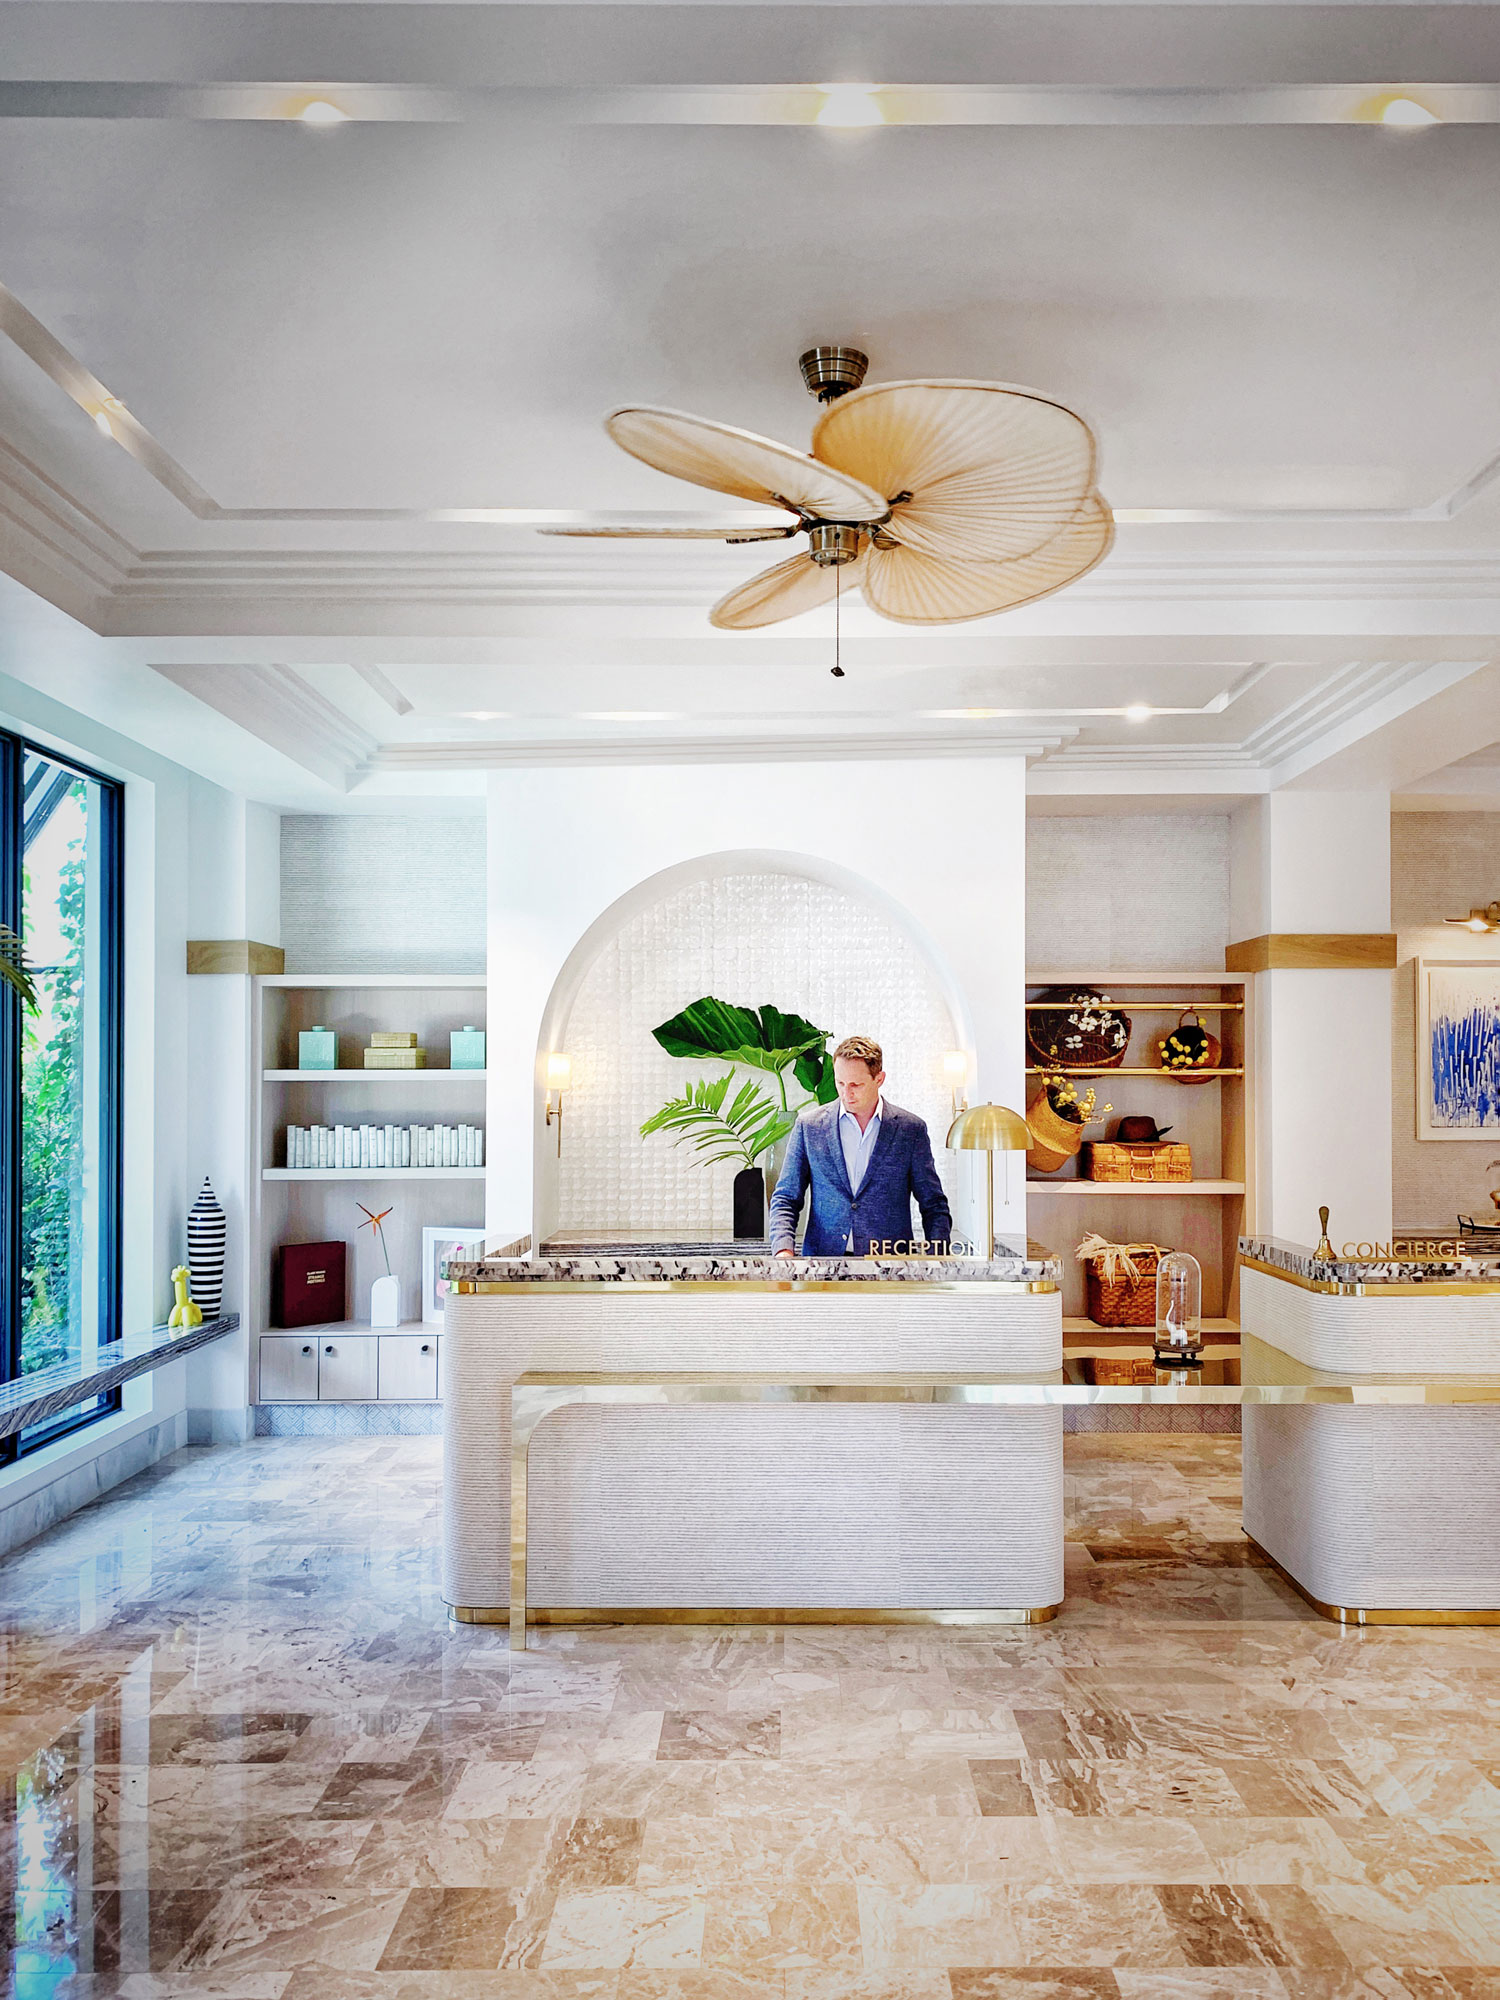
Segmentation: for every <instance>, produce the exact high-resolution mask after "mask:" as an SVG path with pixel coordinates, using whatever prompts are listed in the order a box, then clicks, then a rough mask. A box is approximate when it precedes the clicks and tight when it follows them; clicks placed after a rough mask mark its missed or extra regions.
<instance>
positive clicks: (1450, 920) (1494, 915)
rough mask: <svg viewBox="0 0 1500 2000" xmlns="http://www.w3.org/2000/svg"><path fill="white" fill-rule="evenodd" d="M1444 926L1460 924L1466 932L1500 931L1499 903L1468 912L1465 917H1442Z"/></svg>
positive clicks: (1488, 904) (1487, 904)
mask: <svg viewBox="0 0 1500 2000" xmlns="http://www.w3.org/2000/svg"><path fill="white" fill-rule="evenodd" d="M1443 922H1444V923H1445V924H1462V925H1463V927H1464V929H1465V930H1466V931H1500V902H1497V903H1486V904H1485V906H1484V908H1483V909H1482V910H1479V909H1474V910H1470V912H1469V914H1468V915H1467V916H1466V917H1444V919H1443Z"/></svg>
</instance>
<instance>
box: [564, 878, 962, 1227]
mask: <svg viewBox="0 0 1500 2000" xmlns="http://www.w3.org/2000/svg"><path fill="white" fill-rule="evenodd" d="M704 993H713V994H716V995H717V996H718V997H719V998H720V999H724V1000H730V1001H735V1002H738V1003H739V1004H741V1005H745V1006H751V1007H755V1006H759V1005H761V1004H762V1003H764V1002H766V1001H771V1002H774V1003H775V1004H776V1005H777V1006H778V1007H781V1008H783V1009H784V1010H786V1011H788V1012H795V1013H799V1014H803V1015H805V1016H806V1017H807V1018H808V1019H810V1020H813V1021H815V1022H816V1023H817V1025H818V1026H819V1027H825V1026H826V1027H827V1028H828V1029H829V1030H830V1033H831V1034H832V1036H833V1038H834V1039H835V1040H838V1039H840V1038H841V1037H842V1036H844V1035H848V1034H859V1033H862V1034H870V1035H873V1036H874V1037H875V1038H876V1039H877V1040H878V1041H879V1042H880V1043H881V1045H882V1047H883V1048H884V1050H885V1052H886V1070H887V1074H888V1078H889V1081H888V1083H887V1086H886V1088H887V1091H888V1093H889V1095H890V1097H891V1098H892V1099H893V1101H895V1102H896V1103H898V1104H904V1105H905V1106H906V1107H907V1109H909V1110H912V1111H915V1112H917V1113H918V1115H919V1116H921V1117H923V1118H925V1119H926V1120H927V1122H928V1126H929V1128H930V1129H931V1131H932V1133H933V1140H934V1147H935V1148H936V1149H937V1159H938V1165H939V1170H940V1171H945V1166H946V1162H945V1155H944V1154H943V1152H942V1151H941V1148H942V1140H943V1134H944V1132H945V1131H946V1128H947V1123H948V1118H949V1115H950V1109H951V1096H950V1085H949V1083H948V1081H947V1079H946V1078H945V1077H944V1074H943V1066H942V1059H943V1055H944V1053H945V1052H946V1051H947V1050H949V1049H954V1048H962V1049H969V1048H970V1047H971V1044H972V1035H971V1030H970V1024H969V1018H968V1012H967V1008H966V1006H965V1004H964V1001H963V997H962V995H961V994H960V993H959V991H958V989H957V986H956V984H955V982H954V980H953V979H952V977H951V976H950V974H949V973H948V971H947V968H946V967H945V966H944V965H943V963H942V961H941V958H940V956H939V954H938V953H937V951H936V950H935V949H934V947H933V945H932V943H931V941H930V939H928V938H927V937H926V936H925V935H924V934H923V931H922V929H921V926H920V924H919V923H918V922H917V921H916V919H915V918H914V917H913V916H912V915H911V914H910V913H909V912H907V911H906V910H904V909H902V908H901V907H900V906H899V905H898V904H897V903H896V902H895V901H894V900H893V899H892V898H890V897H889V896H887V895H886V894H884V893H883V892H882V891H881V890H880V889H878V888H877V887H876V886H875V885H874V884H873V883H871V882H868V881H866V880H864V879H862V878H860V877H859V876H857V875H855V874H853V873H851V872H850V871H848V870H846V869H843V868H839V867H837V866H834V865H832V864H829V863H826V862H824V861H822V860H820V859H818V858H816V857H813V856H809V855H802V854H793V853H785V852H778V851H770V850H746V849H740V850H734V851H730V852H724V853H718V854H709V855H703V856H700V857H698V858H696V859H694V860H692V861H688V862H683V863H680V864H678V865H676V866H674V867H671V868H666V869H663V870H662V871H660V873H658V874H654V875H651V876H649V877H647V878H646V879H645V880H644V881H642V882H640V883H638V884H637V885H636V886H635V887H634V888H633V889H631V890H629V891H628V892H627V893H626V894H625V895H623V896H621V897H619V898H618V899H617V900H616V901H615V902H613V903H611V904H610V905H609V907H608V908H607V909H605V910H604V911H603V912H601V914H600V915H599V916H598V917H597V918H596V919H595V921H594V922H593V923H592V924H590V925H589V927H588V929H587V930H586V931H585V932H584V934H583V936H582V937H581V938H580V939H579V940H578V943H577V944H576V945H575V947H574V948H573V950H572V952H571V953H570V954H569V956H568V958H567V960H566V962H565V963H564V965H563V967H562V969H561V971H560V972H559V974H558V977H557V979H556V981H555V983H554V985H553V988H552V992H551V994H550V996H549V999H548V1002H547V1006H546V1008H545V1010H544V1014H543V1019H542V1028H541V1034H540V1037H539V1043H538V1073H539V1075H540V1074H542V1073H544V1071H545V1056H546V1054H547V1053H548V1052H549V1051H552V1050H562V1051H565V1052H566V1053H567V1055H568V1056H569V1058H570V1060H571V1064H572V1076H571V1081H570V1086H569V1090H568V1096H567V1100H566V1108H565V1115H564V1135H563V1144H562V1150H561V1156H560V1157H559V1154H558V1151H557V1147H556V1140H555V1136H554V1133H555V1128H552V1129H549V1128H547V1127H546V1126H544V1125H542V1124H541V1123H540V1121H539V1122H538V1147H537V1158H536V1176H535V1189H536V1216H535V1232H536V1235H537V1237H538V1239H539V1240H541V1239H544V1238H546V1237H548V1236H551V1235H553V1234H555V1233H556V1232H558V1231H563V1232H568V1233H587V1232H594V1233H598V1234H601V1235H604V1234H612V1235H622V1234H623V1235H630V1234H640V1235H647V1234H650V1235H657V1234H661V1233H663V1232H665V1233H667V1234H670V1235H673V1236H680V1237H681V1238H682V1239H684V1240H689V1241H693V1240H702V1239H704V1238H711V1237H716V1236H717V1237H726V1236H728V1235H729V1234H730V1230H731V1192H730V1191H731V1184H732V1181H733V1177H734V1171H735V1170H734V1167H733V1165H731V1164H728V1163H725V1164H721V1165H717V1166H712V1167H708V1166H703V1165H701V1164H698V1163H697V1161H696V1159H695V1156H694V1155H693V1153H692V1151H691V1149H690V1148H689V1147H687V1146H681V1147H674V1146H673V1145H672V1143H671V1141H670V1139H669V1138H668V1137H665V1136H663V1135H661V1134H657V1135H654V1136H653V1137H651V1138H649V1139H642V1138H641V1136H640V1131H639V1128H640V1125H641V1123H642V1121H643V1120H644V1119H645V1118H646V1117H648V1116H649V1115H650V1114H651V1113H652V1112H654V1111H655V1110H656V1109H657V1108H658V1107H659V1106H660V1105H661V1104H662V1103H664V1102H665V1101H666V1099H667V1098H669V1097H671V1096H674V1095H677V1094H679V1093H681V1092H682V1091H683V1090H684V1089H685V1088H686V1087H687V1086H688V1084H689V1083H690V1082H691V1081H692V1080H693V1079H695V1078H697V1077H698V1076H702V1075H719V1074H722V1066H721V1065H718V1064H715V1063H713V1062H712V1061H708V1060H706V1061H705V1062H703V1063H701V1064H698V1063H693V1062H688V1061H682V1060H678V1059H675V1058H673V1057H670V1056H668V1055H667V1054H666V1053H665V1052H664V1051H663V1050H662V1049H661V1048H660V1047H659V1046H658V1045H657V1043H656V1042H655V1041H654V1039H653V1038H652V1034H651V1030H652V1029H653V1028H654V1027H655V1026H656V1025H657V1024H658V1023H659V1022H661V1021H664V1020H666V1019H668V1018H670V1016H671V1015H673V1014H675V1013H676V1012H678V1010H679V1009H680V1008H682V1007H684V1006H685V1005H687V1003H688V1002H689V1001H691V1000H695V999H697V998H698V997H699V996H700V995H701V994H704ZM764 1085H765V1088H766V1089H767V1090H768V1092H769V1093H771V1094H772V1096H773V1097H774V1098H775V1101H777V1102H779V1094H778V1093H777V1086H776V1083H775V1080H774V1078H770V1077H767V1078H765V1079H764ZM789 1091H790V1094H791V1096H792V1100H793V1102H794V1103H795V1101H796V1100H797V1098H798V1097H799V1096H800V1095H801V1093H800V1092H798V1090H797V1089H796V1086H795V1084H794V1083H792V1082H791V1081H790V1080H789Z"/></svg>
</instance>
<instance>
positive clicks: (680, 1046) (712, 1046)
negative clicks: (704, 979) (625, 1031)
mask: <svg viewBox="0 0 1500 2000" xmlns="http://www.w3.org/2000/svg"><path fill="white" fill-rule="evenodd" d="M651 1032H652V1034H653V1035H654V1036H655V1037H656V1039H657V1041H658V1042H660V1043H661V1045H662V1047H663V1048H664V1049H665V1050H666V1052H667V1054H668V1055H669V1056H686V1057H688V1058H690V1059H695V1060H701V1058H702V1057H704V1056H727V1055H728V1054H729V1053H730V1051H731V1050H732V1049H743V1048H759V1047H761V1046H762V1043H761V1038H760V1023H759V1022H758V1021H757V1020H756V1018H755V1016H754V1015H753V1014H752V1013H751V1012H750V1010H749V1008H748V1007H731V1006H730V1005H729V1003H728V1002H727V1001H724V1000H715V999H714V998H713V996H712V995H711V994H705V995H704V997H703V998H702V999H701V1000H695V1001H694V1002H693V1004H692V1005H691V1006H690V1007H684V1008H683V1010H682V1012H681V1013H680V1014H674V1015H673V1016H672V1018H671V1020H670V1021H663V1022H662V1024H661V1026H660V1027H659V1028H653V1029H652V1030H651Z"/></svg>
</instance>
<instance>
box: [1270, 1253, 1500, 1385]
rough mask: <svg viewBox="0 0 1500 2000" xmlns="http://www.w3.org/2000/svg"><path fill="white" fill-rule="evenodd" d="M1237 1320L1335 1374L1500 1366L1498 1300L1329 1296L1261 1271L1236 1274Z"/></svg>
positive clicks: (1403, 1294)
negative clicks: (1237, 1289)
mask: <svg viewBox="0 0 1500 2000" xmlns="http://www.w3.org/2000/svg"><path fill="white" fill-rule="evenodd" d="M1240 1323H1241V1325H1242V1326H1243V1327H1244V1328H1245V1330H1246V1332H1247V1333H1253V1334H1255V1335H1256V1336H1257V1337H1258V1338H1259V1339H1261V1340H1267V1341H1269V1342H1270V1343H1271V1345H1272V1346H1273V1347H1279V1348H1282V1349H1283V1350H1284V1351H1285V1352H1286V1353H1287V1354H1290V1355H1291V1356H1292V1357H1293V1359H1294V1360H1297V1361H1303V1362H1306V1363H1307V1364H1308V1366H1309V1367H1312V1368H1327V1369H1330V1370H1332V1371H1333V1372H1334V1373H1335V1374H1340V1375H1384V1374H1403V1373H1404V1374H1411V1373H1412V1372H1413V1371H1414V1370H1422V1371H1424V1372H1427V1373H1431V1374H1436V1375H1464V1374H1467V1373H1469V1372H1470V1371H1471V1370H1475V1369H1480V1370H1483V1369H1500V1297H1490V1298H1486V1297H1476V1298H1469V1299H1465V1298H1453V1297H1444V1296H1443V1295H1442V1294H1440V1293H1435V1294H1434V1295H1433V1296H1432V1297H1431V1298H1423V1297H1422V1296H1421V1295H1420V1293H1415V1292H1393V1293H1390V1294H1382V1293H1379V1292H1367V1293H1366V1294H1365V1296H1364V1297H1363V1298H1336V1297H1332V1296H1330V1295H1328V1294H1325V1293H1322V1292H1305V1291H1303V1290H1302V1288H1301V1286H1300V1285H1289V1284H1287V1283H1285V1282H1284V1281H1283V1280H1282V1279H1280V1278H1271V1277H1267V1275H1266V1274H1265V1272H1264V1271H1243V1272H1242V1273H1241V1275H1240Z"/></svg>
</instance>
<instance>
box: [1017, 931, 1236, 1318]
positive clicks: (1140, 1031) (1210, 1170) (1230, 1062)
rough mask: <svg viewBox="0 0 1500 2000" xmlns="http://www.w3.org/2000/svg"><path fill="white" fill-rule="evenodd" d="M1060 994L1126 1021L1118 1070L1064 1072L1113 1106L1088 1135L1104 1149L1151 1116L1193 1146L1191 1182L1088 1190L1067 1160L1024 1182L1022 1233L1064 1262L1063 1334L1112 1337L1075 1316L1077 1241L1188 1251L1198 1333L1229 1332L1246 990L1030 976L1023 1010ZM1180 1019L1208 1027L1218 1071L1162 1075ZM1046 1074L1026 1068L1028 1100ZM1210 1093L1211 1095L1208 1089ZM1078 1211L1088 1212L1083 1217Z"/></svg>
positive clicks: (1080, 1300)
mask: <svg viewBox="0 0 1500 2000" xmlns="http://www.w3.org/2000/svg"><path fill="white" fill-rule="evenodd" d="M1057 986H1079V987H1083V986H1089V987H1093V988H1094V989H1095V990H1096V991H1097V992H1101V993H1107V994H1108V995H1109V996H1110V1004H1111V1005H1112V1006H1114V1007H1116V1008H1117V1009H1118V1010H1119V1011H1120V1012H1121V1013H1124V1014H1128V1015H1129V1016H1130V1018H1131V1022H1132V1031H1131V1038H1130V1044H1129V1046H1128V1048H1127V1049H1126V1051H1125V1060H1124V1062H1123V1063H1121V1064H1120V1065H1119V1066H1118V1067H1117V1068H1114V1069H1109V1068H1103V1069H1100V1068H1090V1069H1071V1068H1070V1069H1068V1070H1067V1074H1068V1075H1069V1076H1074V1077H1078V1078H1080V1079H1086V1080H1087V1081H1088V1082H1090V1083H1091V1084H1092V1085H1093V1088H1094V1090H1095V1091H1096V1092H1097V1093H1098V1096H1099V1098H1100V1100H1101V1102H1108V1103H1111V1104H1113V1106H1114V1110H1113V1112H1112V1113H1111V1114H1110V1116H1109V1118H1108V1119H1107V1120H1106V1121H1105V1122H1104V1123H1103V1124H1099V1125H1092V1126H1090V1127H1089V1129H1088V1132H1087V1134H1086V1135H1085V1136H1086V1137H1088V1138H1090V1139H1104V1138H1107V1137H1108V1136H1109V1134H1110V1132H1112V1131H1113V1129H1114V1126H1115V1124H1116V1122H1117V1121H1118V1119H1119V1118H1120V1117H1122V1116H1125V1115H1127V1114H1130V1113H1136V1114H1139V1113H1149V1114H1150V1115H1151V1116H1152V1117H1154V1118H1155V1119H1156V1120H1157V1121H1158V1123H1159V1124H1161V1125H1163V1126H1170V1127H1171V1137H1172V1138H1173V1139H1175V1140H1181V1141H1185V1142H1186V1143H1187V1144H1188V1145H1190V1146H1191V1147H1192V1149H1193V1173H1194V1178H1193V1179H1192V1180H1190V1181H1091V1180H1084V1179H1083V1178H1081V1175H1080V1172H1079V1162H1078V1161H1076V1160H1074V1161H1071V1162H1070V1163H1069V1164H1068V1165H1067V1166H1065V1167H1063V1168H1061V1169H1059V1171H1058V1172H1057V1173H1056V1174H1045V1175H1037V1174H1028V1176H1027V1182H1026V1196H1027V1207H1028V1211H1029V1215H1030V1225H1029V1226H1030V1229H1031V1233H1032V1235H1034V1236H1035V1237H1036V1238H1037V1239H1038V1241H1040V1242H1043V1243H1045V1244H1047V1246H1048V1247H1049V1248H1050V1249H1052V1250H1055V1251H1057V1252H1058V1253H1059V1254H1060V1255H1061V1257H1062V1259H1063V1266H1064V1277H1063V1310H1064V1314H1065V1317H1064V1320H1063V1328H1064V1332H1065V1334H1073V1335H1080V1334H1082V1335H1093V1334H1103V1333H1111V1332H1113V1331H1114V1329H1103V1328H1097V1327H1095V1325H1094V1323H1093V1321H1092V1320H1090V1319H1088V1318H1086V1317H1085V1316H1084V1282H1083V1269H1082V1266H1081V1265H1080V1264H1079V1263H1078V1261H1077V1259H1076V1257H1075V1256H1074V1252H1075V1250H1076V1249H1077V1247H1078V1243H1079V1241H1080V1240H1081V1238H1082V1237H1084V1236H1085V1235H1091V1234H1098V1235H1100V1236H1104V1237H1108V1238H1109V1239H1110V1240H1112V1241H1115V1242H1134V1243H1160V1244H1164V1245H1165V1246H1167V1247H1168V1248H1170V1249H1181V1250H1190V1251H1191V1252H1192V1253H1193V1255H1194V1256H1195V1257H1196V1258H1197V1259H1198V1261H1199V1263H1200V1264H1201V1265H1202V1266H1203V1310H1204V1314H1205V1318H1204V1328H1205V1331H1212V1332H1214V1333H1216V1334H1219V1335H1229V1334H1233V1333H1236V1332H1238V1318H1237V1312H1238V1305H1239V1284H1238V1242H1239V1238H1240V1236H1241V1235H1242V1234H1243V1233H1244V1232H1245V1230H1246V1229H1248V1228H1249V1227H1251V1226H1252V1221H1253V1218H1252V1214H1251V1207H1252V1203H1251V1189H1250V1185H1249V1180H1248V1173H1247V1162H1248V1161H1249V1159H1250V1157H1251V1152H1250V1131H1249V1102H1250V1099H1249V1087H1248V1086H1249V1077H1248V1069H1247V1065H1248V1061H1249V1057H1248V1051H1249V1049H1250V1048H1251V1047H1252V1037H1251V1022H1250V993H1251V988H1250V985H1249V983H1248V981H1247V979H1246V976H1245V975H1244V974H1243V973H1226V972H1217V971H1192V970H1187V971H1177V970H1173V971H1166V972H1097V971H1093V972H1091V971H1087V970H1071V969H1069V970H1064V971H1061V972H1045V971H1044V972H1033V973H1030V974H1028V976H1027V982H1026V1006H1027V1011H1028V1012H1037V1011H1040V1010H1041V1009H1042V1008H1044V1007H1045V1006H1047V1005H1048V1004H1049V1003H1047V1002H1045V1001H1043V1000H1041V999H1040V998H1039V995H1040V993H1041V991H1042V990H1043V989H1044V988H1048V987H1057ZM1050 1004H1052V1005H1054V1006H1055V1005H1056V1004H1057V1003H1056V1002H1053V1003H1050ZM1187 1008H1193V1009H1196V1010H1198V1011H1199V1012H1201V1013H1202V1014H1203V1015H1205V1016H1207V1017H1212V1018H1211V1019H1210V1020H1209V1026H1210V1027H1211V1028H1212V1031H1213V1033H1214V1034H1216V1035H1217V1036H1218V1037H1219V1040H1220V1042H1221V1043H1222V1045H1223V1054H1222V1060H1221V1065H1220V1067H1219V1068H1217V1069H1214V1070H1211V1071H1203V1070H1199V1071H1195V1072H1193V1074H1192V1075H1191V1077H1179V1076H1174V1075H1173V1074H1172V1073H1171V1072H1170V1071H1167V1070H1163V1069H1162V1068H1161V1067H1160V1066H1159V1064H1157V1063H1156V1062H1155V1061H1154V1060H1153V1057H1152V1051H1153V1046H1154V1044H1155V1042H1156V1039H1157V1037H1158V1036H1159V1035H1161V1034H1163V1033H1164V1032H1165V1031H1166V1029H1167V1028H1168V1027H1170V1025H1171V1023H1172V1021H1173V1020H1174V1019H1175V1018H1176V1016H1178V1015H1179V1014H1181V1013H1182V1012H1183V1011H1184V1010H1185V1009H1187ZM1055 1067H1056V1066H1052V1067H1048V1068H1044V1067H1043V1066H1041V1065H1039V1064H1034V1065H1031V1066H1029V1067H1028V1069H1027V1072H1026V1074H1027V1077H1028V1080H1029V1085H1028V1091H1027V1096H1028V1101H1029V1099H1030V1098H1031V1097H1032V1096H1033V1095H1035V1091H1036V1088H1037V1086H1036V1083H1035V1081H1034V1079H1036V1078H1038V1077H1040V1076H1043V1075H1051V1074H1053V1073H1054V1070H1055ZM1210 1083H1212V1084H1213V1085H1214V1086H1215V1087H1214V1088H1212V1089H1210V1088H1207V1087H1206V1086H1207V1085H1209V1084H1210ZM1080 1202H1082V1203H1086V1204H1087V1206H1086V1208H1084V1209H1080V1208H1079V1203H1080ZM1120 1332H1121V1334H1122V1335H1124V1334H1129V1335H1130V1337H1132V1338H1134V1339H1137V1340H1139V1339H1143V1338H1144V1339H1149V1337H1150V1336H1149V1332H1148V1331H1145V1330H1134V1329H1120Z"/></svg>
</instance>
